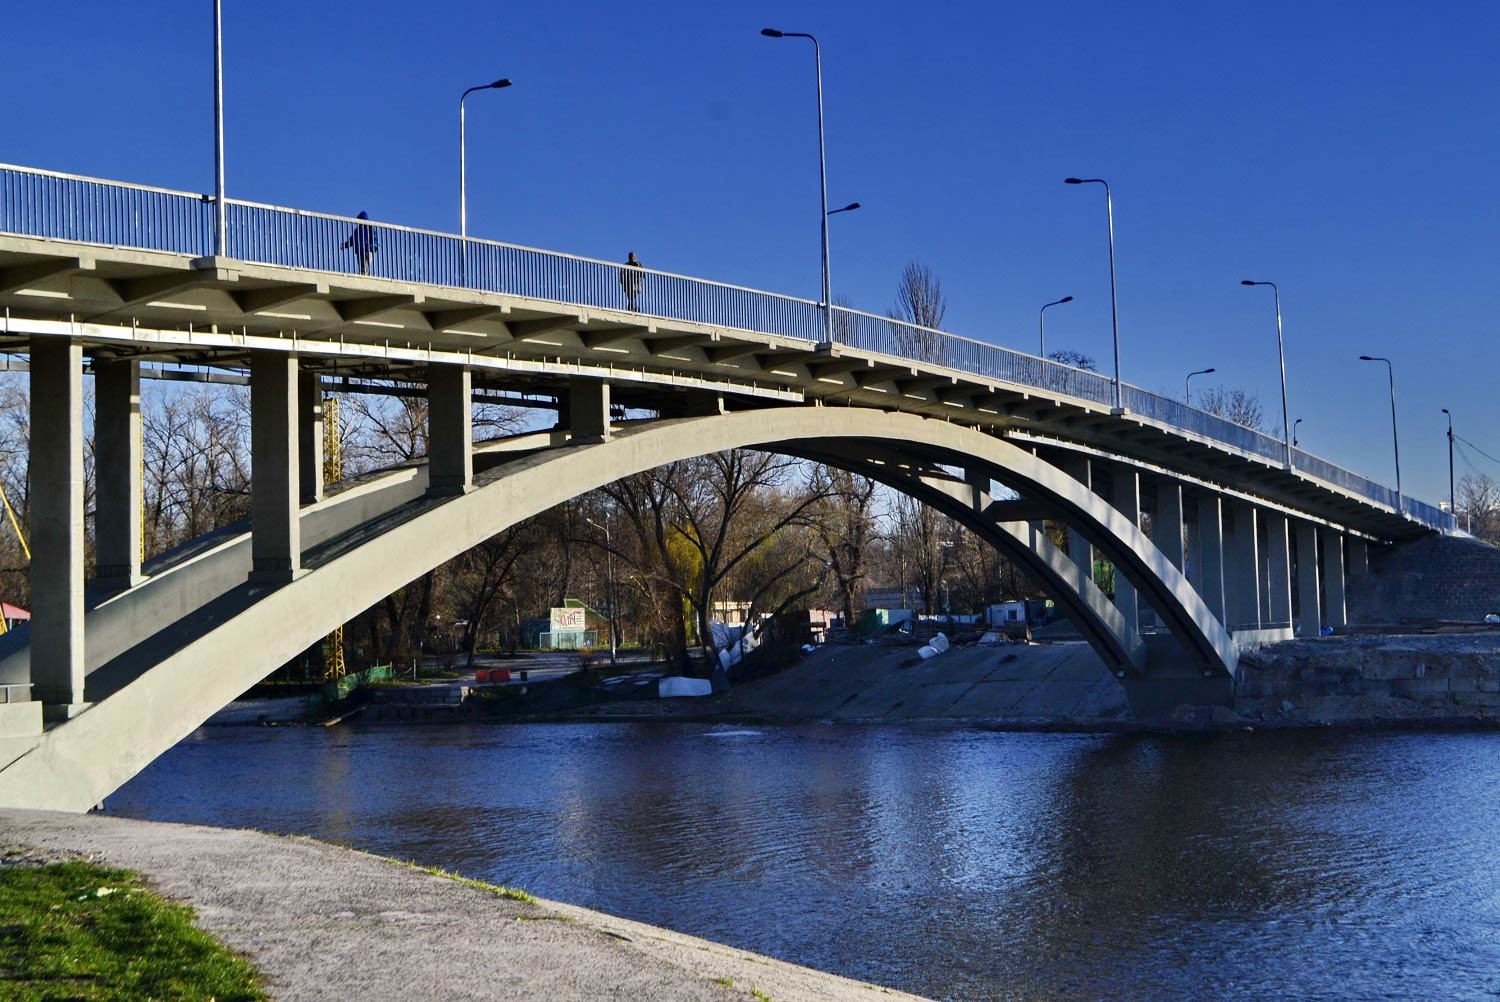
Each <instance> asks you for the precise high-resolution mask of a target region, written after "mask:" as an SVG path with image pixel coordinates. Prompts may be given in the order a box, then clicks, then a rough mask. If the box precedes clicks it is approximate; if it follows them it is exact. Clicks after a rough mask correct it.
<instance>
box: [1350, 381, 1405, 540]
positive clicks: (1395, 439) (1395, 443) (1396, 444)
mask: <svg viewBox="0 0 1500 1002" xmlns="http://www.w3.org/2000/svg"><path fill="white" fill-rule="evenodd" d="M1359 360H1360V361H1361V362H1384V363H1385V373H1386V377H1387V378H1388V379H1389V380H1390V383H1391V446H1392V448H1393V449H1394V451H1395V453H1396V513H1397V514H1399V515H1404V514H1405V508H1404V507H1403V506H1402V503H1401V498H1402V494H1401V439H1400V437H1399V436H1398V435H1397V434H1396V369H1395V366H1393V365H1391V360H1390V359H1388V358H1381V357H1380V356H1379V355H1361V356H1359Z"/></svg>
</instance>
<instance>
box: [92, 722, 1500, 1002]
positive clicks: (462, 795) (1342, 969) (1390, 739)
mask: <svg viewBox="0 0 1500 1002" xmlns="http://www.w3.org/2000/svg"><path fill="white" fill-rule="evenodd" d="M107 808H108V810H110V811H111V812H113V813H116V814H121V815H129V816H135V817H143V818H153V819H157V820H171V821H191V822H201V823H206V824H214V825H236V826H251V827H256V828H262V829H267V830H270V831H277V832H290V833H300V834H307V835H313V836H316V837H318V838H322V839H328V840H331V841H336V842H344V843H349V844H352V845H355V846H358V847H360V848H364V849H369V850H372V851H374V852H378V853H383V854H387V855H391V856H397V857H400V858H403V859H411V860H416V861H419V862H422V863H427V864H434V865H438V866H442V867H446V868H448V869H451V870H455V871H457V872H459V873H462V874H465V875H468V876H472V877H477V878H481V879H484V880H489V881H494V882H497V883H505V884H513V885H518V886H521V887H525V888H527V889H529V890H531V891H533V892H535V893H537V894H539V895H542V896H544V897H549V898H556V899H560V900H563V901H570V902H573V903H576V904H581V905H586V906H588V907H591V908H597V909H600V910H602V911H606V912H611V913H614V914H618V915H623V916H627V917H629V918H633V919H638V920H641V921H645V922H650V923H654V924H658V925H664V926H669V927H671V928H673V929H677V930H680V931H682V932H687V933H691V934H694V935H697V936H703V937H706V938H708V939H714V940H720V941H723V942H727V943H732V944H734V945H737V946H739V947H742V948H745V949H748V950H753V951H757V952H762V953H767V954H771V955H773V956H776V957H780V958H783V959H785V960H790V961H794V962H797V963H800V964H807V965H810V966H812V967H817V968H821V969H824V970H830V971H835V972H837V973H840V974H844V975H847V976H850V977H854V978H861V979H865V980H870V981H874V982H877V983H880V984H886V985H891V986H894V987H898V988H902V989H905V990H908V991H912V992H916V993H918V994H923V995H929V996H932V997H935V998H943V999H991V998H993V999H1041V998H1060V997H1066V998H1109V999H1116V1000H1118V999H1153V1000H1155V999H1178V998H1195V999H1197V998H1242V999H1261V998H1266V997H1268V996H1272V995H1280V996H1285V997H1289V998H1297V999H1325V998H1326V999H1385V998H1445V999H1452V998H1495V997H1497V995H1500V867H1497V860H1500V809H1497V808H1500V735H1496V734H1478V733H1473V734H1463V733H1461V734H1425V733H1413V734H1392V733H1348V734H1343V733H1304V734H1233V735H1218V736H1205V737H1193V738H1166V737H1141V736H1093V735H1063V734H1005V733H987V732H979V731H972V730H913V729H906V728H895V727H857V726H827V725H806V726H795V727H765V728H761V727H733V726H718V725H706V724H704V725H697V724H671V725H647V724H639V725H637V724H602V725H589V724H558V725H526V726H485V725H463V726H453V727H442V726H431V727H398V726H385V727H380V726H369V727H357V726H346V727H339V728H328V729H325V728H276V729H260V728H217V729H205V730H202V731H200V732H198V733H197V734H195V735H193V736H192V737H190V738H188V739H187V740H185V741H183V742H182V743H181V744H180V745H178V746H177V747H176V748H174V749H173V750H172V751H171V752H169V753H168V754H166V755H165V756H163V757H162V758H161V759H160V760H158V761H157V762H156V763H155V764H153V765H152V766H151V767H150V768H148V769H147V770H146V771H145V772H144V773H142V774H141V775H140V776H139V777H137V778H136V779H135V780H134V781H132V782H131V783H130V784H129V785H128V786H126V787H125V788H124V789H123V790H121V791H120V792H119V793H118V794H116V795H115V796H113V797H111V798H110V800H109V802H108V804H107Z"/></svg>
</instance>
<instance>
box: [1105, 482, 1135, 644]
mask: <svg viewBox="0 0 1500 1002" xmlns="http://www.w3.org/2000/svg"><path fill="white" fill-rule="evenodd" d="M1110 479H1111V487H1112V493H1113V496H1114V506H1115V509H1116V510H1117V511H1119V512H1120V514H1122V515H1124V516H1125V517H1126V518H1127V519H1129V520H1130V522H1131V524H1133V525H1134V526H1135V527H1136V528H1137V529H1139V528H1140V527H1141V476H1140V474H1139V473H1137V472H1136V471H1135V470H1134V469H1125V468H1116V469H1115V470H1114V471H1113V473H1112V474H1111V477H1110ZM1115 608H1117V609H1119V610H1120V615H1122V616H1124V617H1125V622H1127V623H1129V624H1130V627H1131V629H1136V630H1138V629H1140V626H1141V603H1140V596H1138V595H1137V594H1136V591H1135V585H1133V584H1131V583H1130V582H1129V581H1127V580H1125V575H1124V574H1121V573H1120V569H1119V568H1118V567H1116V568H1115Z"/></svg>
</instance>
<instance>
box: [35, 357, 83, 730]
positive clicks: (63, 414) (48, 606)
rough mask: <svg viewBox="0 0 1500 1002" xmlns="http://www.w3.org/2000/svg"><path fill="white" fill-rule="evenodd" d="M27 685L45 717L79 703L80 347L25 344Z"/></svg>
mask: <svg viewBox="0 0 1500 1002" xmlns="http://www.w3.org/2000/svg"><path fill="white" fill-rule="evenodd" d="M30 489H31V681H32V690H31V692H32V698H34V699H38V700H41V701H42V703H43V704H44V712H45V713H46V715H47V716H49V717H52V718H54V719H59V718H60V719H66V718H68V717H71V716H73V715H74V714H75V713H77V712H78V711H80V710H82V709H83V708H84V705H85V704H84V701H83V676H84V660H83V349H82V347H80V346H79V345H76V344H69V343H68V342H65V341H62V340H58V339H53V338H45V339H44V338H38V339H37V340H35V341H33V342H32V344H31V487H30Z"/></svg>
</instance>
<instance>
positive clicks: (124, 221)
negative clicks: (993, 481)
mask: <svg viewBox="0 0 1500 1002" xmlns="http://www.w3.org/2000/svg"><path fill="white" fill-rule="evenodd" d="M226 208H227V214H228V224H229V233H228V241H227V246H228V249H229V254H230V256H231V257H233V258H238V259H241V260H245V261H251V262H255V263H258V264H266V265H275V266H282V267H287V268H297V269H303V270H310V271H323V272H335V273H342V274H367V275H372V276H377V277H380V278H386V279H391V280H395V281H401V282H412V283H420V284H424V285H439V286H451V287H454V288H461V289H472V290H476V291H481V292H497V293H504V294H508V295H514V296H524V297H526V298H530V299H542V300H548V301H551V302H556V303H560V304H566V305H573V306H591V307H597V308H601V309H613V310H626V311H630V312H636V313H640V314H642V315H643V316H648V317H650V316H657V317H663V318H670V319H673V320H680V321H689V322H696V323H702V324H707V325H712V326H715V327H725V328H733V329H738V330H744V331H750V332H755V333H759V334H763V335H772V336H775V337H780V338H788V339H795V340H799V341H805V342H808V343H815V342H817V341H818V340H819V339H820V338H821V337H822V314H821V308H820V306H819V304H818V303H816V302H813V301H811V300H807V299H798V298H795V297H791V296H783V295H779V294H776V293H770V292H761V291H758V290H755V289H747V288H744V287H742V286H736V285H726V284H724V283H721V282H710V281H705V280H703V279H697V278H689V277H687V276H684V275H675V274H671V273H669V272H663V271H654V270H651V269H648V268H636V267H632V266H627V265H622V264H619V263H616V262H609V261H600V260H596V259H591V258H583V257H577V256H574V255H570V254H559V253H556V252H554V251H544V250H537V249H535V248H530V247H519V246H515V245H512V244H503V243H498V242H496V241H492V240H479V239H475V238H473V237H470V238H467V239H465V238H463V237H459V236H455V235H454V234H451V233H441V232H438V231H435V230H423V229H417V228H414V227H409V226H397V225H394V224H391V223H381V222H376V221H374V220H368V219H357V218H351V217H348V216H337V215H329V214H327V213H320V212H305V211H302V210H299V209H288V208H281V207H278V206H273V205H262V204H259V203H255V202H242V201H238V200H233V199H231V200H229V202H228V205H227V207H226ZM213 229H214V205H213V199H212V198H211V197H209V196H206V195H199V194H194V193H190V192H181V191H170V190H168V189H164V188H151V187H146V186H143V185H134V184H122V183H118V182H113V181H102V180H99V179H96V178H88V177H79V176H75V175H70V174H58V173H52V172H48V171H39V170H35V169H32V168H27V167H15V166H9V165H3V164H0V232H4V233H11V234H16V235H19V236H29V237H41V238H45V239H50V240H67V241H75V242H79V243H87V244H106V245H111V246H120V247H130V248H136V249H143V250H156V251H169V252H172V253H177V254H189V255H193V256H195V257H204V256H207V255H209V254H210V253H212V248H213V246H214V232H213ZM832 321H833V322H832V327H833V333H834V339H835V340H836V341H837V342H838V343H840V344H843V345H847V346H849V347H851V348H856V349H861V350H864V351H870V352H877V353H879V354H883V355H889V356H892V357H895V358H901V359H907V360H910V361H914V362H922V363H927V364H931V365H936V366H942V367H944V368H948V369H952V370H956V371H959V372H962V373H966V374H969V375H977V376H981V377H983V378H986V379H993V380H996V381H998V382H1005V383H1011V384H1015V385H1018V386H1025V387H1035V388H1038V389H1045V390H1048V391H1051V392H1054V393H1060V394H1066V395H1068V396H1071V397H1075V398H1078V399H1082V400H1088V401H1092V402H1094V403H1098V404H1104V405H1111V404H1112V403H1113V399H1114V396H1113V393H1114V387H1113V381H1112V380H1111V379H1110V378H1109V377H1107V376H1104V375H1102V374H1100V373H1098V372H1094V371H1091V370H1087V369H1080V368H1076V367H1074V366H1069V365H1063V364H1061V363H1059V362H1054V361H1052V360H1051V359H1044V358H1039V357H1037V356H1034V355H1027V354H1025V353H1024V352H1018V351H1011V350H1010V349H1007V348H1001V347H999V346H998V345H993V344H989V343H986V342H983V341H976V340H973V339H972V338H966V337H960V336H958V335H955V334H950V333H948V332H946V331H940V330H934V329H932V328H927V327H920V326H916V325H913V324H906V323H902V322H900V321H898V320H894V319H892V318H889V317H880V316H876V315H874V314H870V313H862V312H860V311H858V310H850V309H844V308H842V307H835V308H834V309H833V316H832ZM1121 395H1122V401H1123V403H1124V405H1125V407H1126V408H1127V409H1128V410H1129V411H1132V412H1134V413H1136V414H1139V415H1141V416H1143V417H1145V418H1148V419H1150V420H1153V421H1158V422H1161V423H1162V424H1165V425H1168V426H1170V427H1172V428H1175V429H1178V430H1180V431H1182V432H1185V433H1187V434H1191V435H1196V436H1200V437H1202V438H1206V439H1209V440H1211V441H1214V442H1218V443H1221V444H1223V445H1227V446H1230V447H1232V448H1235V449H1239V450H1242V451H1244V452H1246V453H1249V454H1251V455H1254V456H1258V457H1260V458H1261V459H1264V460H1267V461H1270V462H1275V463H1280V462H1283V461H1284V460H1285V458H1286V453H1285V450H1286V447H1285V444H1284V443H1283V442H1282V440H1281V439H1279V438H1275V437H1273V436H1270V435H1267V434H1265V433H1264V432H1260V431H1256V430H1255V429H1253V428H1247V427H1245V426H1243V425H1240V424H1236V423H1235V422H1233V421H1229V420H1226V419H1224V418H1221V417H1218V416H1216V415H1213V414H1209V413H1207V412H1206V411H1201V410H1198V409H1197V408H1194V407H1191V406H1188V405H1187V404H1184V403H1182V402H1181V401H1178V400H1173V399H1171V398H1169V397H1164V396H1161V395H1160V394H1156V393H1151V392H1149V391H1147V390H1143V389H1140V388H1139V387H1135V386H1130V385H1124V386H1122V387H1121ZM1292 465H1293V468H1294V469H1296V470H1297V471H1299V472H1301V473H1304V474H1306V475H1308V476H1311V477H1315V478H1317V479H1319V480H1322V481H1325V482H1327V483H1329V484H1332V485H1334V486H1337V487H1339V488H1342V489H1344V490H1346V491H1349V492H1351V493H1354V494H1357V495H1359V496H1360V497H1364V498H1366V499H1368V500H1370V501H1373V502H1376V503H1377V504H1382V505H1385V506H1387V507H1390V508H1393V509H1395V508H1397V507H1399V508H1400V510H1402V511H1403V512H1405V513H1406V514H1408V515H1410V516H1411V517H1412V518H1414V519H1417V520H1418V521H1420V522H1423V523H1425V524H1427V525H1430V526H1433V527H1435V528H1444V529H1451V528H1454V527H1456V521H1455V519H1454V518H1453V516H1452V515H1450V514H1449V513H1447V512H1444V511H1441V510H1439V509H1437V508H1435V507H1433V506H1432V505H1428V504H1425V503H1423V502H1421V501H1416V500H1414V499H1412V498H1399V499H1398V498H1397V496H1396V493H1395V492H1394V491H1392V490H1391V489H1389V488H1387V487H1384V486H1382V485H1380V484H1378V483H1375V482H1374V481H1372V480H1370V479H1368V478H1366V477H1362V476H1359V475H1358V474H1355V473H1351V472H1350V471H1348V470H1345V469H1343V468H1342V467H1339V466H1335V465H1334V464H1332V463H1329V462H1327V461H1326V460H1322V459H1319V458H1318V457H1316V456H1312V455H1310V454H1308V453H1306V452H1303V451H1301V450H1300V449H1298V450H1293V453H1292ZM1398 501H1399V505H1398Z"/></svg>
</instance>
